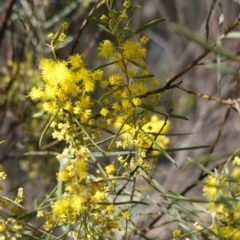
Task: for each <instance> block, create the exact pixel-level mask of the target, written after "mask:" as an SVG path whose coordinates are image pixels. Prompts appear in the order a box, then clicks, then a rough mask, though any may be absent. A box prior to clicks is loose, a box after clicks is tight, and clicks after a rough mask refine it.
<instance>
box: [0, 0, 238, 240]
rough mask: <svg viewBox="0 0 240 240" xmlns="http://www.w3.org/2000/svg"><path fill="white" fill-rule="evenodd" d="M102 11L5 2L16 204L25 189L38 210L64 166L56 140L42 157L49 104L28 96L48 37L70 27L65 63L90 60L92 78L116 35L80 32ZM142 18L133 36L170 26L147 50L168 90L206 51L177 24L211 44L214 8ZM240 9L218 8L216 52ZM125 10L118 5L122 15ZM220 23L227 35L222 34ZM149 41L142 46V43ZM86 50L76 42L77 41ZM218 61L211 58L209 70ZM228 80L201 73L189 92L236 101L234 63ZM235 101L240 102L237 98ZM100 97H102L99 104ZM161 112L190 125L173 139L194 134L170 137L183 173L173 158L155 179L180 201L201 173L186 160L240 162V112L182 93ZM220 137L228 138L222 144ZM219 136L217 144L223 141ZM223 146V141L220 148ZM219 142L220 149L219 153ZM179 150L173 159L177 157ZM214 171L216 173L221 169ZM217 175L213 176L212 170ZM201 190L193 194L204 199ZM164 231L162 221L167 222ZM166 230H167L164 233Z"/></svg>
mask: <svg viewBox="0 0 240 240" xmlns="http://www.w3.org/2000/svg"><path fill="white" fill-rule="evenodd" d="M96 2H97V1H91V0H82V1H81V0H19V1H18V0H8V1H6V0H1V1H0V53H1V54H0V141H3V140H4V141H5V142H4V143H3V144H1V145H0V163H1V164H3V166H4V168H5V170H6V172H7V174H8V179H7V186H6V187H5V191H7V194H8V195H9V196H11V195H12V194H15V193H16V190H17V188H18V187H19V186H23V187H24V189H25V192H31V194H28V195H27V199H26V205H28V206H29V207H30V208H31V206H32V203H33V201H34V199H35V198H36V197H38V198H39V197H43V194H44V193H45V192H46V191H48V190H50V189H52V187H53V186H54V185H55V184H56V179H55V177H56V172H57V171H58V168H59V166H58V162H57V160H56V158H55V156H54V154H53V153H52V154H51V152H59V151H61V149H62V146H63V144H62V143H59V142H56V141H54V140H53V139H52V137H51V133H50V131H49V132H48V133H47V135H46V137H45V139H44V144H43V146H42V147H41V148H39V146H38V143H39V138H40V135H41V132H42V131H43V129H44V127H45V126H46V123H47V122H48V120H49V116H46V115H45V114H44V113H43V112H42V111H41V104H39V103H37V102H32V101H31V99H30V98H29V97H28V93H29V91H30V89H31V87H32V86H36V85H38V86H39V85H41V84H42V82H41V79H40V76H39V70H38V61H39V58H41V57H51V52H50V49H49V48H48V47H47V46H46V43H47V42H48V39H47V35H48V34H49V33H51V32H56V31H58V30H59V29H60V27H61V24H62V23H63V22H65V21H66V22H68V23H69V24H70V28H69V29H68V31H67V36H68V37H67V40H66V46H65V47H64V48H62V49H59V50H58V51H57V55H58V57H59V58H63V59H66V58H67V56H68V55H69V54H70V53H72V52H73V50H74V53H80V54H82V56H83V58H84V60H85V62H86V63H88V65H89V67H90V68H95V67H97V66H99V65H102V64H103V63H102V60H101V59H100V58H98V57H97V46H98V44H99V42H100V41H102V40H103V39H106V38H109V35H108V34H107V33H105V32H103V31H102V30H101V29H99V27H98V26H96V25H94V24H93V23H88V24H87V25H86V26H85V28H84V30H83V31H82V32H81V26H82V24H83V22H84V20H85V19H86V17H87V16H88V14H89V12H90V11H91V9H92V8H93V7H94V6H95V4H96ZM133 3H134V4H136V5H141V9H140V10H138V11H135V12H134V16H133V17H134V18H133V21H132V25H131V29H133V30H135V29H138V28H139V27H140V26H142V25H144V24H146V23H147V22H150V21H152V20H154V19H156V18H166V19H167V20H166V21H165V22H163V23H160V24H157V25H155V26H154V27H152V28H150V29H147V30H146V31H145V32H143V33H144V35H147V36H148V37H149V38H150V41H149V43H148V44H147V50H148V55H147V63H148V65H149V70H150V72H151V73H153V74H155V75H156V77H157V78H158V79H159V81H160V82H161V86H164V84H165V81H166V80H167V79H170V78H172V77H173V76H174V75H175V74H177V73H178V72H180V71H181V70H183V69H184V68H185V67H186V66H187V65H188V64H190V63H191V62H192V61H193V60H195V59H196V58H197V57H198V56H199V55H200V54H201V53H202V52H204V49H203V48H202V47H201V46H198V45H197V44H196V43H195V42H192V41H190V40H187V39H185V38H184V37H182V36H180V35H179V34H176V33H174V32H172V31H171V29H172V28H171V24H172V23H176V24H179V25H180V26H185V27H187V28H189V29H190V30H191V31H193V33H195V34H197V35H198V36H200V37H201V38H203V39H205V38H206V29H205V28H206V22H207V17H208V13H209V10H210V7H211V3H212V1H210V0H194V1H192V0H168V1H166V0H148V1H144V0H134V1H133ZM239 3H240V2H239V1H237V0H235V1H234V0H222V1H220V0H219V1H217V4H216V6H215V8H214V10H213V12H212V15H211V17H210V20H209V41H210V42H212V43H215V42H217V41H218V39H219V36H221V34H222V33H223V31H225V30H226V29H227V27H228V26H230V25H232V23H233V22H234V20H235V19H236V18H237V17H238V15H239V12H240V4H239ZM122 4H123V1H115V5H116V8H118V9H121V6H122ZM103 13H105V9H104V5H101V6H99V8H96V9H95V10H94V11H93V13H92V16H94V17H96V18H99V17H100V16H101V15H102V14H103ZM221 23H222V25H221ZM234 31H235V32H238V35H237V34H236V35H234V36H232V37H229V38H226V39H224V40H223V41H221V43H219V42H218V44H221V46H223V47H224V48H226V49H228V50H229V51H231V52H232V53H236V52H238V51H239V50H240V41H239V31H240V28H239V27H237V28H235V29H234ZM140 37H141V36H136V37H135V38H136V39H139V38H140ZM77 39H78V41H77V42H76V40H77ZM213 59H216V55H215V54H212V53H211V54H209V55H208V56H207V57H206V58H205V59H204V60H213ZM222 66H223V68H224V69H228V70H229V71H230V70H231V73H229V71H224V72H221V71H216V70H215V69H212V68H210V67H206V66H203V65H199V66H196V67H194V68H193V69H192V70H190V71H189V72H187V73H186V74H185V75H183V76H182V77H181V78H180V79H179V81H180V80H181V81H183V83H182V85H181V86H183V87H184V88H187V89H189V90H193V91H196V92H200V93H203V94H207V95H211V96H217V97H221V98H223V99H229V98H232V94H233V92H234V86H235V85H236V83H237V80H238V79H237V77H236V75H237V73H238V70H239V64H237V63H236V62H235V63H234V62H231V61H227V62H224V63H222ZM236 92H237V93H236V95H235V98H238V97H239V91H236ZM100 94H101V93H100V92H97V95H100ZM160 107H161V108H162V109H164V110H166V111H169V110H170V109H173V110H172V113H175V114H179V115H183V116H185V117H187V118H188V119H189V120H188V121H186V120H180V119H172V120H171V131H170V132H171V133H172V134H175V133H178V134H179V133H182V134H183V133H189V134H187V135H181V136H172V137H171V142H170V145H169V149H170V150H169V153H170V155H171V156H172V157H173V158H174V159H175V160H176V162H177V164H178V166H179V168H176V167H175V166H173V165H172V164H171V162H169V160H167V159H166V158H165V157H163V156H160V157H159V159H158V165H159V168H158V172H157V173H156V174H155V177H156V178H157V180H158V181H159V183H161V185H162V186H164V187H165V188H167V189H170V190H172V191H175V192H178V193H180V192H181V191H183V190H184V189H185V188H186V186H188V185H191V183H192V182H193V181H194V180H196V179H197V178H198V176H199V170H197V169H196V168H190V167H186V165H187V164H188V161H187V158H188V157H190V158H192V159H195V158H198V157H201V156H203V155H207V154H208V153H209V151H211V150H212V151H213V154H217V153H218V154H219V157H217V158H216V160H220V161H223V160H226V158H224V157H223V156H222V155H221V154H222V153H229V154H230V153H232V152H234V151H235V150H237V149H238V148H239V143H240V138H239V132H240V121H239V113H238V112H237V111H233V110H229V109H228V108H227V106H225V105H223V104H220V103H216V102H212V101H208V100H205V99H202V98H198V97H196V96H193V95H189V94H187V93H185V92H183V91H181V90H179V89H177V88H176V89H172V90H171V93H170V94H169V93H162V99H161V103H160ZM220 133H221V134H220ZM218 135H219V137H217V136H218ZM216 139H217V140H216ZM215 142H216V146H215V147H214V148H213V149H211V147H212V146H214V143H215ZM203 145H205V146H209V147H206V148H200V149H190V150H189V149H187V150H184V151H183V150H181V151H176V148H184V147H185V148H189V147H194V146H203ZM173 149H175V150H174V151H173ZM215 165H216V162H213V163H212V166H215ZM210 168H211V167H210ZM200 189H201V188H200V187H195V188H193V189H192V190H191V191H188V192H187V194H189V195H191V196H194V197H197V196H198V195H199V194H200V195H201V194H202V193H201V191H200ZM160 221H164V220H163V219H161V220H160ZM162 230H163V229H162ZM169 234H171V231H170V230H169V229H164V231H161V238H159V239H163V240H164V239H169Z"/></svg>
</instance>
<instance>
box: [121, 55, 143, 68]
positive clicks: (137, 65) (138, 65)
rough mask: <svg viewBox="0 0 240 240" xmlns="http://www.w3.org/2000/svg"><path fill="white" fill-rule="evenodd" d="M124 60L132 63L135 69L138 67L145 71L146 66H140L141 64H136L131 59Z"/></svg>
mask: <svg viewBox="0 0 240 240" xmlns="http://www.w3.org/2000/svg"><path fill="white" fill-rule="evenodd" d="M125 59H127V60H128V61H129V62H130V63H132V64H133V65H135V66H136V67H139V68H141V69H146V66H144V65H141V64H140V63H138V62H135V61H133V60H131V59H129V58H125Z"/></svg>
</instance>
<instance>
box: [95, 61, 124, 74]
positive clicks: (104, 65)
mask: <svg viewBox="0 0 240 240" xmlns="http://www.w3.org/2000/svg"><path fill="white" fill-rule="evenodd" d="M118 62H119V61H114V62H110V63H106V64H103V65H101V66H99V67H97V68H94V69H93V70H92V72H94V71H96V70H98V69H101V68H104V67H107V66H110V65H113V64H115V63H118Z"/></svg>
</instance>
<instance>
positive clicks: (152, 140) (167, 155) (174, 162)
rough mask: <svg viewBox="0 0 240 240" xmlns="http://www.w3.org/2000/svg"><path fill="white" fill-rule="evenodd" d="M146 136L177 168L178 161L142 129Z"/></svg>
mask: <svg viewBox="0 0 240 240" xmlns="http://www.w3.org/2000/svg"><path fill="white" fill-rule="evenodd" d="M141 130H142V132H143V133H144V135H145V136H146V137H147V138H148V139H149V140H151V142H152V143H154V145H155V146H156V148H157V149H158V150H159V151H160V152H161V153H162V154H163V155H164V156H165V157H166V158H167V159H169V160H170V161H171V162H172V163H173V164H174V165H175V166H177V163H176V161H175V160H174V159H173V158H172V157H171V156H170V155H169V154H168V153H167V152H166V151H165V150H164V149H163V148H161V146H160V145H159V144H158V142H157V141H155V140H154V139H153V138H152V137H151V136H150V135H149V134H148V133H147V132H145V131H144V130H143V129H141Z"/></svg>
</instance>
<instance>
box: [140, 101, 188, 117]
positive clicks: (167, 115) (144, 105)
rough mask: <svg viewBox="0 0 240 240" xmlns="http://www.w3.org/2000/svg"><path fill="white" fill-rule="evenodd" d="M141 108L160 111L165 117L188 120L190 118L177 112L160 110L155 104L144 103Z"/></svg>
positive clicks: (155, 111)
mask: <svg viewBox="0 0 240 240" xmlns="http://www.w3.org/2000/svg"><path fill="white" fill-rule="evenodd" d="M140 107H141V108H143V109H146V110H148V111H150V112H154V113H158V114H160V115H163V116H165V117H172V118H178V119H183V120H188V118H186V117H184V116H180V115H176V114H172V113H168V112H166V111H163V110H159V109H157V108H155V107H153V106H150V105H147V104H142V105H141V106H140Z"/></svg>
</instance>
